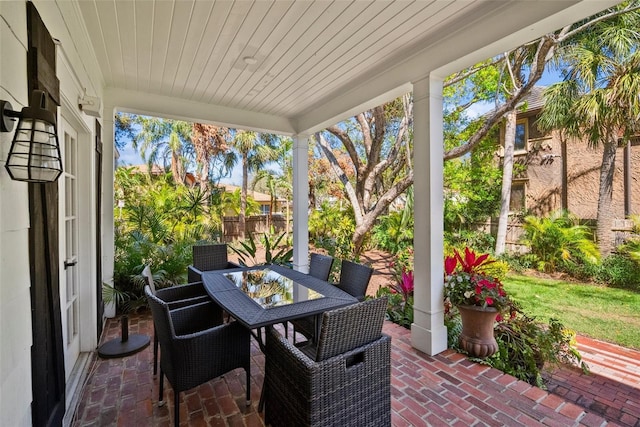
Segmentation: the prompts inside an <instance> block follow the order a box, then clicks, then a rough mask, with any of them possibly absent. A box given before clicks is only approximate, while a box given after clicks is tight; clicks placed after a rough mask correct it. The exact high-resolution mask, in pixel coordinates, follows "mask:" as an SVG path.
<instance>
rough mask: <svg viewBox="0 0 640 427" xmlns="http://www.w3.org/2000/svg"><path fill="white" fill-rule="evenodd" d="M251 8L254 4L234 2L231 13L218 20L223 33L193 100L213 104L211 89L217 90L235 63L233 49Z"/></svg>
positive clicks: (197, 86)
mask: <svg viewBox="0 0 640 427" xmlns="http://www.w3.org/2000/svg"><path fill="white" fill-rule="evenodd" d="M251 7H252V3H251V2H248V1H239V2H233V3H232V7H231V9H230V10H229V13H227V14H226V15H224V16H221V19H220V20H217V21H218V22H217V25H219V26H220V27H221V31H220V34H219V36H218V38H217V40H216V44H215V46H214V50H213V51H212V52H211V56H210V57H209V60H208V61H207V64H206V66H205V68H204V70H203V73H202V75H201V76H200V78H199V79H198V82H197V83H196V87H195V89H194V94H193V95H192V96H191V99H193V100H195V101H202V100H205V101H206V102H209V103H210V102H211V96H210V95H211V93H210V90H211V89H210V88H215V87H216V86H217V85H218V84H219V82H220V80H219V79H220V78H221V77H220V76H224V75H225V72H226V70H228V69H229V68H230V63H231V62H232V61H233V59H231V56H233V52H234V51H233V49H232V47H233V45H234V43H236V36H237V34H238V32H239V31H240V28H241V27H242V24H243V22H244V21H245V18H246V16H247V15H248V13H249V11H250V9H251ZM220 70H222V71H220Z"/></svg>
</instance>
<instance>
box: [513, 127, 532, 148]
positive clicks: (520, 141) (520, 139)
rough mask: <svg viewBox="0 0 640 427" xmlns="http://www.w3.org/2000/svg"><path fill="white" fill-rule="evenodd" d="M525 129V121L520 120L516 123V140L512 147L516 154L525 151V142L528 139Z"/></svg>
mask: <svg viewBox="0 0 640 427" xmlns="http://www.w3.org/2000/svg"><path fill="white" fill-rule="evenodd" d="M527 128H528V126H527V119H520V120H518V121H517V122H516V140H515V144H514V147H513V148H514V151H515V152H516V153H517V152H519V151H520V152H523V151H527V140H528V139H529V132H528V129H527Z"/></svg>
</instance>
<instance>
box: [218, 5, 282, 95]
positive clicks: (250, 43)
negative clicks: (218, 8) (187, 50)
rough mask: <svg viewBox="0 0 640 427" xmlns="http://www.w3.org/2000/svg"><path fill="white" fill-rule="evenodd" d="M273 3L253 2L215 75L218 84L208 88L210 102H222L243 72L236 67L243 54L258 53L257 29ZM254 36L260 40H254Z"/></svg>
mask: <svg viewBox="0 0 640 427" xmlns="http://www.w3.org/2000/svg"><path fill="white" fill-rule="evenodd" d="M273 5H274V3H272V2H261V1H258V2H255V3H252V6H251V9H250V10H249V11H248V12H247V13H246V14H245V16H244V19H243V20H242V23H241V24H240V25H239V26H238V29H237V30H238V31H237V32H236V34H235V36H234V38H233V40H232V41H231V43H230V45H229V49H228V50H227V54H226V55H225V58H224V61H220V65H219V67H218V69H217V70H216V73H215V74H214V76H213V77H214V79H215V81H216V84H211V85H209V86H208V87H207V89H206V91H207V96H208V102H213V103H215V104H219V103H221V102H222V94H223V93H224V92H225V90H226V89H225V88H226V87H228V85H230V84H232V83H233V81H234V80H235V78H236V77H237V76H238V74H240V72H241V70H240V69H239V68H237V67H236V64H237V63H238V61H239V60H240V61H241V58H242V57H243V56H252V55H255V54H256V52H254V50H255V49H256V48H255V45H256V44H257V43H258V40H259V38H260V36H256V31H257V29H258V28H260V25H261V23H262V22H263V20H264V17H265V16H266V15H267V14H268V13H269V11H270V10H271V8H272V6H273ZM253 37H256V38H257V39H258V40H254V39H253Z"/></svg>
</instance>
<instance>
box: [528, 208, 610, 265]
mask: <svg viewBox="0 0 640 427" xmlns="http://www.w3.org/2000/svg"><path fill="white" fill-rule="evenodd" d="M523 229H524V237H523V240H522V241H523V243H524V244H526V245H527V246H529V247H530V248H531V255H533V256H534V257H535V259H536V264H537V265H536V268H537V269H538V270H540V271H545V272H554V271H558V270H564V271H566V270H567V269H570V268H572V267H573V266H572V264H576V263H580V262H583V263H590V264H597V262H598V259H599V252H598V247H597V246H596V244H595V242H594V241H593V238H592V236H591V231H590V229H589V228H588V227H587V226H584V225H580V224H578V220H577V218H576V217H575V216H573V215H571V214H569V213H568V212H564V211H557V212H554V213H552V214H551V215H550V216H549V217H548V218H537V217H535V216H527V217H526V218H525V219H524V225H523Z"/></svg>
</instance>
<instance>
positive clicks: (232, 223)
mask: <svg viewBox="0 0 640 427" xmlns="http://www.w3.org/2000/svg"><path fill="white" fill-rule="evenodd" d="M245 222H246V231H247V232H246V234H247V236H248V235H249V234H250V233H251V234H255V233H258V234H262V233H268V232H269V231H270V229H271V227H273V230H274V232H276V233H282V232H284V231H288V230H287V227H286V225H287V220H286V219H285V217H284V216H283V215H278V214H274V215H272V216H271V222H269V215H252V216H249V217H247V218H245ZM222 233H223V238H224V241H225V242H227V243H228V242H232V241H234V240H237V239H239V238H240V218H239V217H237V216H225V217H224V221H223V224H222Z"/></svg>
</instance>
